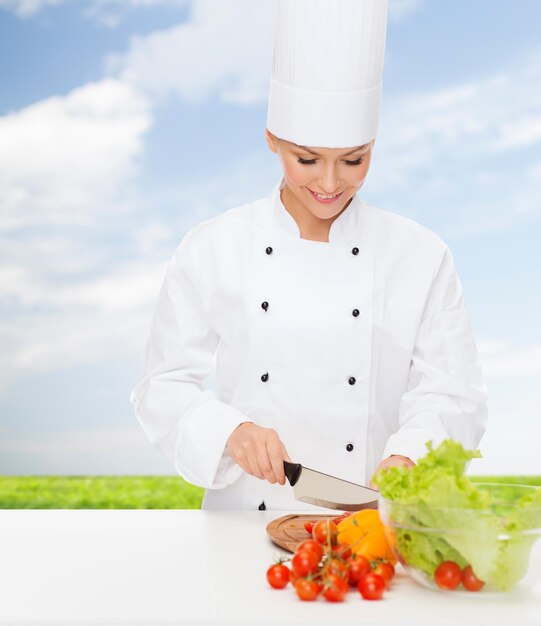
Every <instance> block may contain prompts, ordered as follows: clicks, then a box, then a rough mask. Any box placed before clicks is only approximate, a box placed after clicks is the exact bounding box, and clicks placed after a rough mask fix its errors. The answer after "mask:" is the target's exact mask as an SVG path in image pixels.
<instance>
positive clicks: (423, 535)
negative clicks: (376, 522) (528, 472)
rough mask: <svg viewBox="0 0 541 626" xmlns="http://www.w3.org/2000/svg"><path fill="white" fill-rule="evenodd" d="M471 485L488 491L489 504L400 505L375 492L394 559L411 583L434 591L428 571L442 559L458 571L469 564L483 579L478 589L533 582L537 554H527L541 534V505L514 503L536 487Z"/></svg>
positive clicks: (540, 572)
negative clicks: (479, 506)
mask: <svg viewBox="0 0 541 626" xmlns="http://www.w3.org/2000/svg"><path fill="white" fill-rule="evenodd" d="M475 485H476V487H477V488H478V489H479V490H482V491H487V492H488V493H489V494H490V501H491V503H492V504H491V506H490V508H488V509H463V508H460V509H458V508H451V507H449V508H444V507H433V506H428V505H425V504H402V503H398V502H393V501H392V500H387V499H385V498H384V497H383V496H382V495H381V494H380V496H379V513H380V517H381V520H382V522H383V524H384V527H385V534H386V536H387V539H388V541H389V543H390V544H391V546H392V548H393V551H394V553H395V555H396V557H397V559H398V560H399V562H400V563H401V564H402V565H403V566H404V568H405V569H406V571H407V572H408V574H409V575H410V576H411V577H412V578H413V579H414V580H415V581H417V582H418V583H420V584H421V585H423V586H425V587H428V588H430V589H437V590H440V587H438V585H437V584H436V583H435V580H434V573H435V571H436V568H437V567H438V565H439V564H440V563H442V562H443V561H455V562H456V563H457V564H458V565H459V566H460V568H461V569H464V568H465V567H466V566H467V565H470V566H471V567H472V569H473V571H474V573H475V575H476V576H477V578H479V579H480V580H482V581H484V582H485V585H484V586H483V588H482V590H481V592H487V591H507V590H509V589H511V588H513V587H514V586H515V585H516V583H518V582H519V581H520V580H522V579H525V580H527V581H528V582H529V583H533V584H536V583H537V582H539V580H541V555H537V557H538V558H536V559H531V558H530V556H531V551H532V548H533V546H534V544H535V542H536V540H537V539H538V538H539V537H540V535H541V507H531V506H530V507H528V508H525V507H519V506H517V504H516V503H517V501H518V500H519V499H520V498H522V497H524V496H526V495H528V494H531V493H532V492H533V491H534V490H535V489H536V487H533V486H530V485H512V484H498V483H475ZM534 561H535V562H534ZM530 565H531V567H530ZM529 568H530V571H529ZM457 589H459V590H464V587H463V586H462V584H460V585H459V587H458V588H457Z"/></svg>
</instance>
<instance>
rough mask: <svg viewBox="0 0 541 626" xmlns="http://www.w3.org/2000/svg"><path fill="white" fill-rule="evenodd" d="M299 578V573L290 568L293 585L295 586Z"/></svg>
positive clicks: (290, 578)
mask: <svg viewBox="0 0 541 626" xmlns="http://www.w3.org/2000/svg"><path fill="white" fill-rule="evenodd" d="M299 578H300V576H299V575H298V574H295V572H294V571H293V570H292V569H290V570H289V582H290V583H291V584H292V585H293V587H294V586H295V584H296V583H297V581H298V580H299Z"/></svg>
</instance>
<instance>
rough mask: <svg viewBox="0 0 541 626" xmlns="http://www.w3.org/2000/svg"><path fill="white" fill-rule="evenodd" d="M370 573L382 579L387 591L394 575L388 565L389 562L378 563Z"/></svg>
mask: <svg viewBox="0 0 541 626" xmlns="http://www.w3.org/2000/svg"><path fill="white" fill-rule="evenodd" d="M372 572H373V573H374V574H377V575H378V576H381V577H382V578H383V581H384V582H385V587H386V588H387V589H388V588H389V585H390V584H391V580H392V579H393V577H394V573H395V572H394V567H393V565H392V563H389V561H379V562H378V563H377V564H376V566H375V567H374V568H373V569H372Z"/></svg>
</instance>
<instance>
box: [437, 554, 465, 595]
mask: <svg viewBox="0 0 541 626" xmlns="http://www.w3.org/2000/svg"><path fill="white" fill-rule="evenodd" d="M434 580H435V582H436V585H438V587H439V588H440V589H449V590H451V589H456V588H457V587H458V585H460V581H461V580H462V570H461V569H460V566H459V565H457V564H456V563H455V562H454V561H443V563H440V564H439V565H438V567H437V568H436V571H435V572H434Z"/></svg>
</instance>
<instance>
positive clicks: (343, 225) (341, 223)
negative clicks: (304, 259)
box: [272, 177, 364, 243]
mask: <svg viewBox="0 0 541 626" xmlns="http://www.w3.org/2000/svg"><path fill="white" fill-rule="evenodd" d="M284 185H285V180H284V178H283V177H282V179H281V180H280V181H279V182H278V183H277V184H276V186H275V187H274V191H273V192H272V209H273V217H274V220H275V221H276V223H277V224H278V226H279V227H280V228H282V229H283V230H285V231H287V232H288V233H289V234H290V235H293V236H295V237H298V238H300V236H301V233H300V230H299V227H298V225H297V222H296V221H295V220H294V219H293V216H292V215H291V214H290V213H288V211H287V209H286V208H285V206H284V204H283V202H282V199H281V197H280V191H281V190H282V188H283V187H284ZM363 205H364V202H362V201H361V200H360V199H359V198H358V197H357V194H355V195H354V196H353V198H352V200H351V202H350V204H349V206H348V208H347V209H346V210H345V211H344V212H343V213H341V214H340V215H339V216H338V217H337V218H336V219H335V220H334V222H333V223H332V224H331V228H330V231H329V243H355V242H357V241H358V239H359V230H358V226H359V224H360V219H361V210H362V206H363Z"/></svg>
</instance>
